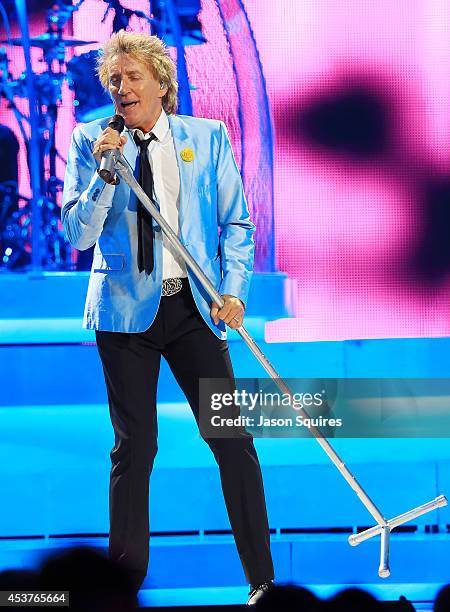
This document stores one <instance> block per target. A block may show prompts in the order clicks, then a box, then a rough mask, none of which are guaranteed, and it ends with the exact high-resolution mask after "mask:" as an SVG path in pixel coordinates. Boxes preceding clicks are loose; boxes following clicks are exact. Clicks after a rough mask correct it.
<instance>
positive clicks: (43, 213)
mask: <svg viewBox="0 0 450 612" xmlns="http://www.w3.org/2000/svg"><path fill="white" fill-rule="evenodd" d="M83 2H84V0H78V1H77V2H75V3H74V4H72V3H69V2H68V1H67V0H55V1H54V2H52V5H51V8H50V9H49V10H47V19H46V21H47V31H46V32H45V33H44V34H41V35H39V36H34V37H31V38H30V39H29V43H30V47H31V48H37V49H41V51H42V60H41V61H42V63H43V64H44V65H45V70H44V71H43V72H40V73H38V74H34V76H33V82H34V89H35V98H36V105H35V108H36V110H37V116H38V135H39V143H40V146H39V168H40V172H39V176H40V182H41V185H40V190H39V191H40V193H39V194H38V199H39V216H40V220H39V221H40V222H39V226H40V227H39V257H40V268H41V269H45V270H70V269H74V263H73V256H72V248H71V247H70V245H69V244H68V242H67V241H66V239H65V237H64V233H63V230H62V226H61V223H60V218H59V217H60V208H59V205H58V202H59V200H60V196H61V192H62V188H63V181H62V180H61V179H60V178H58V177H57V173H56V160H57V159H58V158H60V159H61V160H62V161H65V160H63V158H62V157H61V155H60V154H59V152H58V150H57V147H56V143H55V129H56V125H57V120H58V112H59V108H60V105H61V100H62V86H63V83H64V82H65V81H66V82H67V84H68V86H69V88H70V89H71V90H72V91H73V92H74V102H73V104H74V114H75V118H76V120H77V122H88V121H93V120H95V119H98V118H101V117H107V116H108V115H112V114H114V109H113V106H112V104H111V99H110V97H109V96H108V95H107V94H106V93H105V92H104V90H103V89H102V87H101V85H100V83H99V80H98V79H97V77H96V75H95V61H96V55H97V51H89V52H87V53H84V54H81V55H76V56H74V57H72V58H71V59H70V60H67V57H66V55H67V54H66V52H67V50H68V49H74V48H79V47H83V46H87V45H92V44H97V43H96V41H92V40H81V39H78V38H74V37H72V36H68V35H66V34H65V33H64V29H65V26H66V24H67V22H68V21H69V20H70V18H71V17H72V15H73V13H74V12H75V11H77V10H78V9H79V8H80V6H81V5H82V4H83ZM106 2H107V5H108V8H107V10H106V12H105V15H104V17H103V21H104V20H105V18H106V16H107V14H108V13H109V11H110V10H111V9H112V10H114V15H115V16H114V22H113V30H114V31H116V30H117V29H120V28H127V27H128V26H129V22H130V19H131V17H133V16H135V17H137V18H138V19H142V20H144V21H145V22H146V23H147V24H148V23H150V24H151V26H152V31H154V32H155V33H156V34H158V36H160V37H161V38H163V39H164V40H165V41H166V42H167V43H169V44H170V43H171V42H173V41H171V40H169V38H170V36H172V39H173V35H172V34H171V32H170V27H169V24H168V20H167V18H166V17H164V10H165V9H164V10H163V9H162V8H161V7H163V6H165V5H166V3H165V2H160V1H156V0H155V1H153V2H152V11H153V12H152V14H151V15H146V14H144V13H143V12H142V11H136V10H131V9H128V8H124V7H122V5H121V3H120V0H106ZM160 5H161V6H160ZM167 5H168V6H169V5H170V6H172V7H175V3H173V2H171V3H167ZM188 5H189V6H188ZM191 5H192V6H191ZM186 6H187V7H188V9H189V10H188V11H187V16H186V15H182V16H179V15H177V16H176V19H178V18H179V19H180V23H181V25H182V27H181V28H180V30H179V31H180V34H181V37H180V38H181V39H182V40H181V44H201V43H202V42H204V41H205V39H204V38H203V35H202V34H201V29H200V23H199V21H198V19H197V14H198V12H199V10H200V1H199V0H189V1H188V2H187V4H186ZM185 9H186V7H184V9H183V10H184V12H186V10H185ZM172 10H174V9H173V8H172ZM178 10H179V9H176V11H178ZM187 17H189V19H188V22H187V23H186V24H184V22H183V21H182V20H183V19H184V20H186V19H187ZM172 21H173V19H172ZM8 31H9V30H8ZM191 39H192V40H191ZM1 43H3V44H8V45H9V47H10V48H12V47H22V46H24V40H23V39H22V37H20V38H11V37H10V36H8V39H7V40H3V41H0V44H1ZM24 51H25V46H24ZM182 55H183V60H184V53H183V54H182ZM9 63H10V60H9V59H8V56H7V51H6V48H5V47H0V97H3V98H4V99H5V100H6V102H7V107H8V109H9V110H10V111H11V112H12V113H13V114H14V116H15V119H16V122H17V124H18V126H19V129H20V132H21V136H22V139H23V141H24V142H25V146H26V152H27V156H26V158H27V163H28V167H29V168H30V176H31V166H32V160H31V153H30V150H31V142H30V138H29V136H28V134H29V133H30V132H31V119H30V117H29V116H27V115H26V114H25V113H24V112H23V111H22V110H21V107H22V105H21V104H20V103H19V104H18V103H17V101H18V100H21V99H25V100H26V99H29V98H30V95H29V87H28V84H27V78H26V72H24V73H23V74H22V75H21V76H19V77H18V78H13V76H12V75H11V73H10V71H9ZM189 97H190V92H189ZM0 144H1V143H0ZM1 180H2V179H1V178H0V181H1ZM34 191H35V190H33V192H34ZM34 199H35V200H36V194H35V193H34ZM34 206H35V203H34ZM32 208H33V206H32V201H31V200H29V199H27V198H25V197H23V196H22V195H20V194H19V193H18V190H17V187H16V192H15V193H12V192H11V185H8V186H6V187H5V186H4V185H3V183H1V182H0V258H1V261H0V271H5V270H6V271H8V270H15V269H24V268H25V269H26V268H27V267H28V268H32V267H33V266H32V258H31V252H32V245H36V244H37V243H36V236H35V234H34V241H33V242H32V240H31V236H32V232H33V231H35V229H34V228H33V223H32V214H31V213H32ZM34 210H35V209H34Z"/></svg>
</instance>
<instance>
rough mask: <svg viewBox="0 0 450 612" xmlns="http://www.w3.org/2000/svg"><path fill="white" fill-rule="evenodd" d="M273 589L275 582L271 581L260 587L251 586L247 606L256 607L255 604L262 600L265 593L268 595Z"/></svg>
mask: <svg viewBox="0 0 450 612" xmlns="http://www.w3.org/2000/svg"><path fill="white" fill-rule="evenodd" d="M272 587H273V580H269V581H268V582H263V583H262V584H259V585H258V586H252V585H250V591H249V593H248V595H249V597H248V601H247V606H254V605H255V604H257V603H258V601H259V600H260V599H261V597H262V596H263V595H264V593H267V591H270V589H271V588H272Z"/></svg>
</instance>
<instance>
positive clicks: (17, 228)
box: [0, 0, 95, 270]
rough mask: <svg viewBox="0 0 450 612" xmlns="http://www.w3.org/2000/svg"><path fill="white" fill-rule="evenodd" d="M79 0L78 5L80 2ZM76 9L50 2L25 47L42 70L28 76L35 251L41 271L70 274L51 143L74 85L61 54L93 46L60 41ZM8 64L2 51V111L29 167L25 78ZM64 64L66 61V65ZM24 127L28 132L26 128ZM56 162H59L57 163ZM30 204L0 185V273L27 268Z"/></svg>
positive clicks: (12, 185) (12, 41) (18, 42)
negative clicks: (42, 28)
mask: <svg viewBox="0 0 450 612" xmlns="http://www.w3.org/2000/svg"><path fill="white" fill-rule="evenodd" d="M82 1H83V0H82ZM80 5H81V2H79V3H78V4H77V5H73V6H68V5H66V4H64V3H55V4H53V5H52V8H51V9H50V10H48V11H47V25H48V30H47V32H46V33H45V34H41V35H39V36H35V37H32V38H30V46H31V47H34V48H38V49H41V50H42V53H43V59H42V61H43V63H44V64H45V67H46V69H45V70H44V71H43V72H41V73H39V74H35V75H34V86H35V91H36V98H37V104H36V107H37V114H38V131H39V143H40V146H39V165H40V177H41V181H42V185H41V197H40V201H39V207H40V217H41V218H40V236H39V244H40V252H41V254H42V259H41V265H42V268H43V269H46V270H61V269H62V270H64V269H65V270H68V269H72V267H73V263H72V249H71V247H70V245H69V244H68V242H67V241H66V239H65V237H64V233H63V230H62V226H61V223H60V219H59V217H60V208H59V206H58V200H59V199H60V193H61V192H62V187H63V182H62V180H61V179H59V178H58V177H57V174H56V160H57V159H58V158H61V156H60V154H59V152H58V150H57V148H56V143H55V128H56V123H57V119H58V111H59V107H60V103H61V100H62V85H63V82H64V80H66V79H67V80H68V81H69V86H71V85H72V86H73V85H74V81H73V80H71V79H70V78H69V75H68V63H67V62H66V50H67V49H68V48H74V47H79V46H82V45H89V44H92V43H94V42H95V41H87V40H79V39H76V38H73V37H69V36H63V28H64V26H65V24H66V23H67V21H68V20H69V18H70V17H71V15H72V13H73V11H74V10H77V9H78V7H79V6H80ZM1 42H2V43H7V44H8V45H9V46H10V47H11V46H13V47H14V46H15V47H22V45H23V40H22V38H21V37H20V38H9V39H8V40H4V41H1ZM9 63H10V60H9V59H8V57H7V52H6V49H5V48H4V47H3V48H1V49H0V96H2V97H3V98H5V100H6V101H7V107H8V108H9V109H10V110H11V111H12V112H13V113H14V115H15V118H16V121H17V123H18V126H19V129H20V132H21V135H22V139H23V140H24V142H25V147H26V158H27V162H28V164H29V163H30V139H29V137H28V136H27V133H28V132H29V127H28V124H29V118H28V116H27V115H26V114H25V113H24V112H22V111H21V110H20V108H19V106H20V104H18V103H17V101H18V100H20V99H28V98H29V92H28V87H27V83H26V78H25V77H26V75H25V73H23V74H22V75H21V76H19V78H13V77H12V75H11V74H10V71H9ZM69 64H70V62H69ZM27 128H28V129H27ZM61 159H62V158H61ZM32 225H33V224H32V214H31V200H30V199H29V198H25V197H24V196H22V195H20V194H19V193H18V189H17V182H15V181H8V182H5V183H0V247H1V258H2V262H1V264H2V265H1V264H0V269H2V270H19V269H23V268H25V269H26V268H27V267H29V266H30V264H31V246H32V241H31V234H32V230H33V227H32Z"/></svg>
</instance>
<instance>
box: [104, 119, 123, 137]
mask: <svg viewBox="0 0 450 612" xmlns="http://www.w3.org/2000/svg"><path fill="white" fill-rule="evenodd" d="M108 125H109V127H111V128H112V129H113V130H117V132H119V134H120V133H121V132H123V128H124V127H125V119H124V118H123V117H122V115H114V117H111V121H110V122H109V123H108Z"/></svg>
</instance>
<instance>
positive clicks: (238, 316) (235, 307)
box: [211, 293, 245, 329]
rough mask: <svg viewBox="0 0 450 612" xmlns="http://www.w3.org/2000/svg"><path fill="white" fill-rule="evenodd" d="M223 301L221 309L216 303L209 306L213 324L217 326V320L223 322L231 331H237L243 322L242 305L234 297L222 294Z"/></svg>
mask: <svg viewBox="0 0 450 612" xmlns="http://www.w3.org/2000/svg"><path fill="white" fill-rule="evenodd" d="M222 298H223V301H224V302H225V303H224V305H223V306H222V308H220V309H219V306H218V305H217V304H216V302H213V304H212V306H211V317H212V319H213V321H214V323H215V324H216V325H217V324H218V323H219V319H221V320H222V321H224V323H226V324H227V325H228V326H229V327H231V329H237V328H238V327H241V325H242V323H243V321H244V310H245V308H244V304H243V303H242V302H241V300H240V299H239V298H237V297H235V296H234V295H228V294H226V293H225V294H224V295H222Z"/></svg>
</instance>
